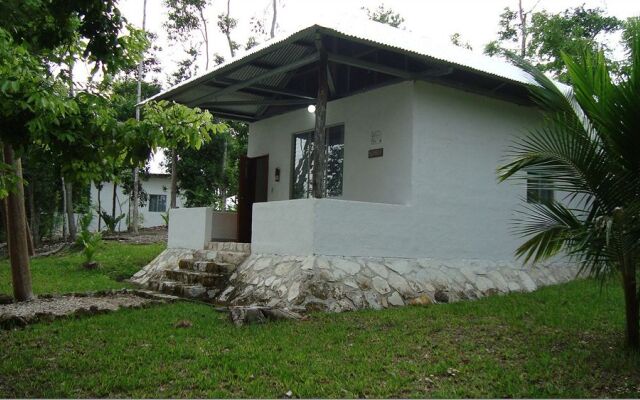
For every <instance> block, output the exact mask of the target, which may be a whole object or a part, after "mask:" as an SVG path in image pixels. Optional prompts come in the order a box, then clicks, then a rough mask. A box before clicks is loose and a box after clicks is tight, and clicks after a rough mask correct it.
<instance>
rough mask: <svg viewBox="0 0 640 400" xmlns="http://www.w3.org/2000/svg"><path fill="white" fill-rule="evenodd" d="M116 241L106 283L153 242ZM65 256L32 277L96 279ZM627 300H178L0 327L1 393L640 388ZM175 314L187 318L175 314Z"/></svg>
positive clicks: (612, 290)
mask: <svg viewBox="0 0 640 400" xmlns="http://www.w3.org/2000/svg"><path fill="white" fill-rule="evenodd" d="M121 246H122V245H108V246H107V247H105V248H104V250H103V253H102V254H101V255H100V256H101V257H104V258H102V259H101V261H102V262H103V263H106V260H108V259H109V260H111V261H110V263H111V262H116V263H115V264H114V265H112V266H111V267H106V268H105V269H104V270H103V271H102V272H96V273H95V274H96V275H98V274H100V273H104V272H107V275H105V276H104V277H103V278H100V279H102V280H104V282H105V283H100V285H103V286H104V287H109V286H108V282H109V280H110V278H109V275H112V274H113V273H114V272H113V271H118V273H120V272H124V271H126V272H127V273H129V274H130V273H131V272H133V270H135V268H133V267H132V265H133V264H135V263H136V262H138V261H140V260H142V259H143V258H144V257H143V256H142V255H140V256H139V258H138V256H136V257H133V255H132V254H131V253H136V252H138V251H139V252H140V253H141V254H142V253H143V252H148V253H146V256H147V257H152V256H153V254H151V253H152V252H151V250H150V248H145V247H135V248H130V246H122V247H121ZM119 249H122V250H119ZM157 250H159V248H158V249H157ZM107 255H109V256H107ZM73 257H76V256H70V257H69V258H70V260H67V261H63V260H66V258H65V257H60V258H54V259H52V260H51V262H50V265H49V266H47V262H46V261H45V260H41V261H39V262H38V264H36V263H35V262H34V284H35V285H36V287H37V288H38V291H39V292H43V290H45V291H46V290H51V291H66V290H67V288H69V287H70V288H72V290H79V288H81V287H87V288H91V289H94V288H96V287H95V286H96V285H97V284H96V283H95V282H103V281H101V280H99V279H98V278H97V277H96V276H93V275H91V274H93V273H85V272H84V271H79V270H78V269H77V267H76V266H75V265H77V264H74V266H70V264H73V262H72V261H71V260H76V261H77V260H79V259H74V258H73ZM119 257H122V265H121V266H118V267H116V266H115V265H116V264H118V263H117V261H118V258H119ZM125 264H128V266H125ZM56 266H58V267H59V270H60V272H61V273H60V275H59V277H58V278H55V274H54V273H53V272H51V271H48V270H47V268H56ZM6 268H7V267H6V264H2V265H1V266H0V273H1V275H0V276H2V277H6V276H7V273H6V271H5V269H6ZM36 271H37V272H36ZM85 274H88V275H85ZM85 277H86V279H87V280H89V282H86V283H82V281H83V279H85ZM41 278H42V279H45V278H47V279H49V280H50V282H49V283H47V284H45V283H43V282H38V280H39V279H41ZM3 279H4V278H3ZM64 281H69V282H73V285H71V284H69V283H68V282H64ZM3 285H7V284H6V283H4V282H3ZM112 285H113V286H112V287H118V285H120V284H119V283H117V282H115V281H113V282H112ZM2 287H3V288H4V287H5V286H2ZM623 314H624V313H623V300H622V295H621V292H620V291H619V290H618V289H617V287H616V286H611V287H605V288H604V290H601V289H600V287H599V285H598V284H596V283H594V282H592V281H579V282H572V283H569V284H565V285H561V286H556V287H549V288H545V289H542V290H539V291H537V292H535V293H530V294H512V295H508V296H494V297H490V298H486V299H483V300H480V301H475V302H461V303H456V304H450V305H434V306H428V307H404V308H398V309H391V310H385V311H360V312H352V313H343V314H323V313H316V314H313V315H312V316H311V318H310V319H309V320H308V321H303V322H290V321H283V322H277V323H270V324H266V325H261V326H249V327H244V328H235V327H233V326H232V325H231V324H229V323H228V322H227V320H226V315H224V314H220V313H216V312H215V311H213V310H212V309H211V308H209V307H208V306H204V305H199V304H194V303H188V302H179V303H175V304H170V305H163V306H157V307H152V308H148V309H138V310H122V311H118V312H115V313H111V314H104V315H97V316H93V317H82V318H73V319H65V320H58V321H54V322H52V323H42V324H36V325H33V326H30V327H28V328H26V329H24V330H20V331H0V342H1V343H2V347H1V349H2V350H0V397H282V396H283V395H284V394H285V393H286V392H287V391H289V390H291V391H292V393H293V396H294V397H364V396H366V397H600V396H605V397H638V396H639V395H640V356H638V355H637V354H627V353H626V352H625V351H624V350H623V347H622V340H623V337H622V332H623V331H622V329H623V324H624V320H623ZM182 319H188V320H190V321H191V322H192V323H193V326H192V327H190V328H175V327H174V324H175V323H176V322H177V321H179V320H182Z"/></svg>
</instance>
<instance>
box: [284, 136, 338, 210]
mask: <svg viewBox="0 0 640 400" xmlns="http://www.w3.org/2000/svg"><path fill="white" fill-rule="evenodd" d="M325 150H326V152H327V167H326V171H325V179H326V189H327V192H326V196H327V197H339V196H342V173H343V170H344V125H338V126H333V127H330V128H327V130H326V147H325ZM292 153H293V154H292V158H293V164H292V168H291V198H292V199H301V198H306V197H311V192H312V185H311V179H312V171H313V131H311V132H302V133H298V134H296V135H294V136H293V152H292Z"/></svg>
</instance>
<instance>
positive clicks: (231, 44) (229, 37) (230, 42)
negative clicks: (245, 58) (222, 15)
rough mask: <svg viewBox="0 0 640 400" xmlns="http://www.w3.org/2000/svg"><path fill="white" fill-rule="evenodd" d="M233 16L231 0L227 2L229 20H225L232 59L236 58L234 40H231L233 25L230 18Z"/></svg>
mask: <svg viewBox="0 0 640 400" xmlns="http://www.w3.org/2000/svg"><path fill="white" fill-rule="evenodd" d="M230 15H231V0H227V19H226V20H225V24H226V25H227V28H226V29H225V32H224V33H225V35H226V36H227V42H228V43H229V52H230V53H231V58H233V57H235V56H236V51H235V50H234V49H233V40H231V23H230V21H231V20H230V19H229V16H230Z"/></svg>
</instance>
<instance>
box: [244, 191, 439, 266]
mask: <svg viewBox="0 0 640 400" xmlns="http://www.w3.org/2000/svg"><path fill="white" fill-rule="evenodd" d="M413 225H415V219H414V218H413V217H412V214H411V207H410V206H405V205H398V204H383V203H369V202H361V201H347V200H337V199H299V200H286V201H273V202H268V203H256V204H254V206H253V226H252V242H251V245H252V250H253V252H255V253H260V254H286V255H297V256H307V255H331V256H334V255H335V256H368V257H421V256H422V257H424V256H426V254H428V252H429V249H425V248H424V246H422V242H421V238H420V237H416V236H415V235H412V234H411V232H413V230H412V229H407V227H411V226H413Z"/></svg>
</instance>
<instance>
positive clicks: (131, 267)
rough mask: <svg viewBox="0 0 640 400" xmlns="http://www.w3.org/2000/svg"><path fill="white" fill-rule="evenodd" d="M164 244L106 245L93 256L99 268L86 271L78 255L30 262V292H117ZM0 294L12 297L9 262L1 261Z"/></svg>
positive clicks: (62, 255)
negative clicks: (31, 290)
mask: <svg viewBox="0 0 640 400" xmlns="http://www.w3.org/2000/svg"><path fill="white" fill-rule="evenodd" d="M164 248H165V245H164V244H159V243H156V244H144V245H140V244H123V243H117V242H108V241H105V242H103V243H102V244H101V245H100V248H99V250H98V251H97V253H96V260H97V261H98V262H99V263H100V265H101V268H100V269H98V270H85V269H83V268H82V267H81V265H82V263H83V261H84V259H83V258H82V255H81V254H80V253H79V252H66V253H62V254H60V255H55V256H50V257H42V258H34V259H33V260H31V278H32V281H33V291H34V293H36V294H39V293H69V292H81V291H95V290H106V289H120V288H124V287H129V286H130V285H129V284H127V283H125V282H121V281H122V280H124V279H127V278H130V277H131V275H133V274H135V273H136V272H137V271H138V270H140V268H142V267H143V266H145V265H146V264H148V263H149V261H151V260H153V258H154V257H155V256H157V255H158V254H160V252H161V251H162V250H164ZM0 293H5V294H9V295H11V294H12V293H13V291H12V289H11V270H10V267H9V262H8V260H6V259H5V260H2V261H0Z"/></svg>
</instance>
